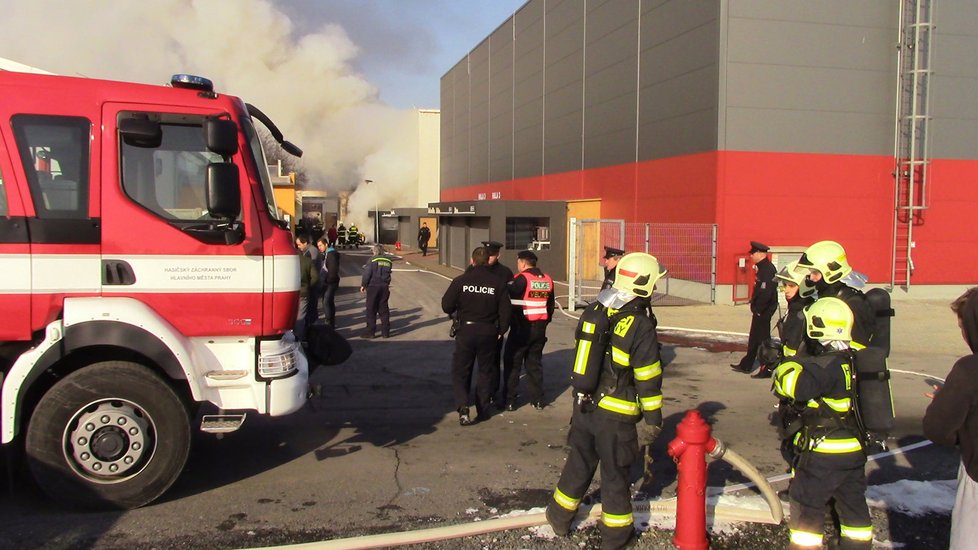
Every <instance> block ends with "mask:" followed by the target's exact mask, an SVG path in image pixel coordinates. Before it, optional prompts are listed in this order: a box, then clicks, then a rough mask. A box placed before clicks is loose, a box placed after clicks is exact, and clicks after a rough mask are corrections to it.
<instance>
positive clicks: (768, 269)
mask: <svg viewBox="0 0 978 550" xmlns="http://www.w3.org/2000/svg"><path fill="white" fill-rule="evenodd" d="M754 251H760V252H767V251H768V247H767V246H765V245H763V244H761V243H759V242H756V241H751V253H753V252H754ZM754 267H755V269H757V273H756V274H755V276H754V295H753V296H751V299H750V312H751V314H752V316H751V322H750V334H749V335H748V337H747V355H745V356H744V358H743V359H741V360H740V363H737V364H734V365H730V366H731V367H733V368H734V369H735V370H738V371H740V372H750V371H752V370H754V359H756V358H757V350H758V348H760V347H761V342H763V341H764V340H766V339H767V338H768V337H770V336H771V317H773V316H774V312H775V311H777V309H778V284H777V282H776V280H775V276H776V275H777V269H775V268H774V264H772V263H771V260H769V259H767V258H766V257H765V258H764V259H763V260H761V261H759V262H757V264H756V265H755V266H754Z"/></svg>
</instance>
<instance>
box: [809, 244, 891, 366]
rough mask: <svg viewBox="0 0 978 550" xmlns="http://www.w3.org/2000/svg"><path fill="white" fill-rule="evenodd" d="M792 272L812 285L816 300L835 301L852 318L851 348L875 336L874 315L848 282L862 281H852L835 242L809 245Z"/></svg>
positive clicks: (841, 249)
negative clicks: (830, 299) (848, 311)
mask: <svg viewBox="0 0 978 550" xmlns="http://www.w3.org/2000/svg"><path fill="white" fill-rule="evenodd" d="M795 271H796V272H798V273H800V274H803V275H805V276H807V279H808V281H809V282H810V283H811V284H812V285H814V286H815V290H816V291H817V292H818V297H819V298H839V299H840V300H842V301H843V302H845V303H846V305H848V306H849V309H851V310H852V314H853V316H854V318H855V324H854V325H853V328H852V347H853V348H855V349H863V348H865V347H866V346H869V345H870V344H871V342H872V339H873V335H874V334H875V333H876V312H875V311H873V307H872V306H871V305H870V304H869V302H868V301H867V300H866V296H865V295H864V294H863V293H862V291H860V290H859V289H857V288H854V287H853V286H850V285H849V284H848V283H850V282H853V281H854V280H855V281H859V284H860V285H861V284H862V283H864V282H865V281H862V280H860V279H857V278H855V277H854V276H851V275H853V274H854V273H855V272H853V270H852V266H850V265H849V261H848V259H847V258H846V251H845V249H844V248H842V245H841V244H839V243H837V242H835V241H819V242H817V243H815V244H813V245H811V246H809V247H808V248H807V249H806V250H805V253H804V254H802V255H801V259H799V260H798V265H797V267H796V268H795Z"/></svg>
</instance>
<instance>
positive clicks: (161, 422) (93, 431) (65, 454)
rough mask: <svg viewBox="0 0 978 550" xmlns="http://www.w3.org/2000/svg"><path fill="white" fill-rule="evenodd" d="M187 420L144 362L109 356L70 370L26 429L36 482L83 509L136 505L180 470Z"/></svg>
mask: <svg viewBox="0 0 978 550" xmlns="http://www.w3.org/2000/svg"><path fill="white" fill-rule="evenodd" d="M189 450H190V420H189V418H188V416H187V409H186V407H185V406H184V404H183V402H182V401H181V399H180V397H179V395H177V393H176V392H175V391H174V390H173V388H171V387H170V386H169V385H168V384H167V383H166V382H165V381H164V380H163V379H162V378H160V377H159V376H158V375H157V374H156V373H154V372H152V371H151V370H149V369H148V368H146V367H143V366H141V365H139V364H137V363H131V362H128V361H105V362H102V363H96V364H93V365H90V366H88V367H84V368H82V369H80V370H78V371H75V372H73V373H71V374H70V375H68V376H66V377H65V378H64V379H62V380H61V381H59V382H58V383H57V384H55V385H54V387H52V388H51V389H50V390H49V391H48V392H47V393H46V394H44V396H43V397H42V398H41V401H40V402H39V403H38V405H37V408H36V409H34V412H33V414H32V416H31V419H30V424H29V425H28V427H27V441H26V454H27V462H28V465H29V466H30V469H31V473H33V475H34V479H35V480H37V483H38V485H39V486H40V487H41V489H42V490H43V491H44V492H45V493H47V494H48V495H49V496H50V497H51V498H52V499H54V500H56V501H59V502H64V503H66V504H69V505H74V506H81V507H85V508H92V507H97V508H123V509H130V508H138V507H139V506H142V505H144V504H147V503H149V502H152V501H153V500H155V499H156V498H157V497H159V496H160V495H162V494H163V493H164V492H165V491H166V490H167V489H168V488H169V487H170V485H171V484H173V482H174V481H175V480H176V479H177V476H179V475H180V472H181V470H183V466H184V464H185V463H186V461H187V454H188V453H189Z"/></svg>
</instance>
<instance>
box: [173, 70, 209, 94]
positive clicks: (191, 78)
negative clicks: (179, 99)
mask: <svg viewBox="0 0 978 550" xmlns="http://www.w3.org/2000/svg"><path fill="white" fill-rule="evenodd" d="M170 86H173V87H174V88H189V89H191V90H201V91H204V92H213V91H214V83H213V82H211V81H210V80H209V79H206V78H204V77H202V76H197V75H192V74H175V75H173V76H172V77H170Z"/></svg>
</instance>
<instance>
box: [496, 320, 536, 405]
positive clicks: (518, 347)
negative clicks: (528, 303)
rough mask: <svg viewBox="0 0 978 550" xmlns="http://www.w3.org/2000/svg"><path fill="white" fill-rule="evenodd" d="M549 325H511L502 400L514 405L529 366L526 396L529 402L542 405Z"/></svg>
mask: <svg viewBox="0 0 978 550" xmlns="http://www.w3.org/2000/svg"><path fill="white" fill-rule="evenodd" d="M546 343H547V322H546V321H532V322H518V323H516V324H514V325H513V326H512V328H511V329H510V332H509V337H508V338H506V347H505V349H504V350H503V381H502V385H503V400H504V401H505V402H506V403H515V402H516V395H517V393H518V392H519V388H520V373H521V371H522V370H523V367H524V366H525V367H526V393H527V397H529V399H530V403H542V402H543V347H544V345H546Z"/></svg>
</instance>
